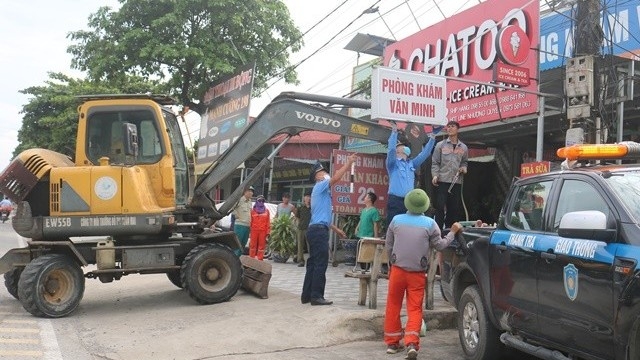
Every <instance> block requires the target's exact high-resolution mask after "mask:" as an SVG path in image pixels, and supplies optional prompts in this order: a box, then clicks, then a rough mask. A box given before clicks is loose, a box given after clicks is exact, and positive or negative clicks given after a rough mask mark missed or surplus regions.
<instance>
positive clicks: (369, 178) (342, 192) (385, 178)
mask: <svg viewBox="0 0 640 360" xmlns="http://www.w3.org/2000/svg"><path fill="white" fill-rule="evenodd" d="M351 154H353V152H351V151H345V150H333V171H334V172H335V171H337V170H338V169H341V168H342V167H343V166H345V164H346V163H347V158H348V157H349V155H351ZM357 156H358V160H357V161H356V162H355V163H354V167H353V170H354V171H353V177H352V176H351V169H349V170H348V171H347V172H346V174H345V175H344V176H343V177H342V179H340V181H338V182H336V183H335V184H333V186H332V187H331V205H332V206H333V212H334V213H335V214H341V215H360V211H361V210H362V209H363V208H364V199H365V197H366V196H367V193H369V192H373V193H374V194H376V195H377V196H378V199H377V200H376V203H375V204H374V206H375V207H376V208H377V209H378V211H379V212H380V217H384V216H386V215H385V213H386V208H387V192H388V188H389V175H388V174H387V168H386V166H385V161H386V155H378V154H360V153H358V155H357ZM352 185H353V186H352Z"/></svg>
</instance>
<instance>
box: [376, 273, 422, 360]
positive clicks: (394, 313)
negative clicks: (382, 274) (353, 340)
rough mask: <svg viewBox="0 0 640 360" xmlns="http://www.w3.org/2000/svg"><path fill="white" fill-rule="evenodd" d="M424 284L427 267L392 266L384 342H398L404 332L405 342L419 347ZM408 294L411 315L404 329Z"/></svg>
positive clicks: (388, 343) (385, 315)
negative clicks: (403, 319)
mask: <svg viewBox="0 0 640 360" xmlns="http://www.w3.org/2000/svg"><path fill="white" fill-rule="evenodd" d="M425 284H426V281H425V276H424V271H407V270H404V269H402V268H399V267H397V266H392V267H391V272H390V274H389V290H388V292H387V307H386V309H385V314H384V342H385V343H386V344H387V345H393V344H398V343H399V342H400V340H402V338H403V335H404V345H405V346H408V345H409V344H413V345H414V346H415V348H416V350H419V349H420V328H421V327H422V301H423V300H424V287H425ZM405 294H406V296H407V317H408V319H407V323H406V325H405V329H404V331H403V330H402V322H401V321H400V310H401V309H402V302H403V300H404V297H405Z"/></svg>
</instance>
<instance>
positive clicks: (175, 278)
mask: <svg viewBox="0 0 640 360" xmlns="http://www.w3.org/2000/svg"><path fill="white" fill-rule="evenodd" d="M167 277H168V278H169V281H171V283H172V284H173V285H175V286H177V287H179V288H180V289H182V288H183V286H182V278H181V276H180V270H173V271H169V272H168V273H167Z"/></svg>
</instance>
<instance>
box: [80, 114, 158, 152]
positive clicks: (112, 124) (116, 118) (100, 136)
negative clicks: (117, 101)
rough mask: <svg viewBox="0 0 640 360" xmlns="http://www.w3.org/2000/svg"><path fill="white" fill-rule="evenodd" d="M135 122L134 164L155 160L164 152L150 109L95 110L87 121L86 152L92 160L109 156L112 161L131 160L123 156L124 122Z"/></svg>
mask: <svg viewBox="0 0 640 360" xmlns="http://www.w3.org/2000/svg"><path fill="white" fill-rule="evenodd" d="M125 123H131V124H134V125H135V126H136V128H137V130H138V141H139V152H138V158H137V159H135V163H136V164H154V163H156V162H158V161H160V159H161V158H162V154H163V153H164V150H163V146H162V143H161V141H160V136H159V133H158V127H157V125H156V122H155V117H154V115H153V113H152V112H151V111H150V110H131V109H128V110H123V111H104V112H95V113H93V114H91V115H90V117H89V119H88V121H87V138H88V139H89V141H88V142H87V156H88V158H89V160H91V162H92V163H93V164H98V163H99V162H98V160H99V159H100V157H103V156H106V157H109V159H110V163H112V164H124V163H125V160H128V161H127V162H129V163H131V162H132V161H131V160H132V159H125V152H124V142H123V141H124V134H123V131H122V129H123V124H125Z"/></svg>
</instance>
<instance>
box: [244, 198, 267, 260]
mask: <svg viewBox="0 0 640 360" xmlns="http://www.w3.org/2000/svg"><path fill="white" fill-rule="evenodd" d="M270 232H271V214H270V213H269V209H267V207H266V206H265V204H264V196H262V195H258V198H257V199H256V203H255V204H253V209H251V235H250V236H249V237H250V238H251V242H250V243H249V256H251V257H252V258H256V259H258V260H264V249H265V247H266V246H267V236H269V233H270Z"/></svg>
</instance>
